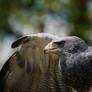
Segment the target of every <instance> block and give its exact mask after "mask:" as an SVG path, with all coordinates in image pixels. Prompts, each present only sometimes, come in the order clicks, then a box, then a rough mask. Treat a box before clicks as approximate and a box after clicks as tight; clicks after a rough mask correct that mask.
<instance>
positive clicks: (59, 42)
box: [54, 41, 65, 46]
mask: <svg viewBox="0 0 92 92" xmlns="http://www.w3.org/2000/svg"><path fill="white" fill-rule="evenodd" d="M54 43H55V44H57V45H59V46H61V45H62V46H63V45H64V43H65V41H58V42H54Z"/></svg>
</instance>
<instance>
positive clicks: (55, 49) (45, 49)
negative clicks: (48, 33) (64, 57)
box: [44, 45, 58, 54]
mask: <svg viewBox="0 0 92 92" xmlns="http://www.w3.org/2000/svg"><path fill="white" fill-rule="evenodd" d="M57 50H58V48H54V47H52V46H50V45H47V46H46V47H45V48H44V53H45V54H47V53H51V52H55V51H57Z"/></svg>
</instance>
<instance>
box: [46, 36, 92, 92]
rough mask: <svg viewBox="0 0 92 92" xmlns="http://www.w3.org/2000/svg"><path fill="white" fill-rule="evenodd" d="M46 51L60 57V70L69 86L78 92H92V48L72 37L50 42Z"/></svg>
mask: <svg viewBox="0 0 92 92" xmlns="http://www.w3.org/2000/svg"><path fill="white" fill-rule="evenodd" d="M44 51H45V53H55V54H57V55H58V56H59V70H60V72H61V75H62V76H61V77H62V79H63V81H64V83H65V84H66V85H67V86H69V87H70V88H72V89H74V90H76V91H77V92H92V90H91V87H92V47H89V46H88V45H87V44H86V43H85V42H84V41H83V40H82V39H80V38H78V37H76V36H70V37H62V38H59V39H57V40H54V41H52V42H50V43H49V44H48V45H47V46H46V47H45V49H44ZM90 90H91V91H90Z"/></svg>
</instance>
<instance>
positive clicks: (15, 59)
mask: <svg viewBox="0 0 92 92" xmlns="http://www.w3.org/2000/svg"><path fill="white" fill-rule="evenodd" d="M58 38H59V37H57V36H55V35H51V34H48V33H37V34H31V35H27V36H24V37H21V38H19V39H17V40H16V41H15V42H13V44H12V46H11V47H12V48H16V51H15V52H14V53H13V54H12V56H11V57H10V58H9V59H8V60H7V61H6V63H5V64H4V65H3V67H2V69H1V71H0V92H72V90H71V88H69V87H68V86H66V84H65V83H64V82H63V80H62V75H61V73H60V71H59V69H58V65H59V56H58V55H56V54H54V53H50V54H44V51H43V49H44V47H45V46H46V45H47V44H48V43H50V42H51V41H52V40H55V39H58Z"/></svg>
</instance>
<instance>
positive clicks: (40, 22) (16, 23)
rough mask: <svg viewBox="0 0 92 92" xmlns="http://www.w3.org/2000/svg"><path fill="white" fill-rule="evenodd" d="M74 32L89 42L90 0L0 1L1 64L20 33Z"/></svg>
mask: <svg viewBox="0 0 92 92" xmlns="http://www.w3.org/2000/svg"><path fill="white" fill-rule="evenodd" d="M38 32H48V33H52V34H56V35H59V36H66V35H75V36H79V37H81V38H82V39H84V40H85V41H86V42H87V44H88V45H92V36H91V35H92V0H0V67H1V66H2V65H3V64H4V63H5V61H6V60H7V59H8V58H9V56H10V55H11V54H12V53H13V52H14V50H13V49H11V44H12V42H13V41H14V40H15V39H17V38H18V37H20V36H23V35H28V34H31V33H38Z"/></svg>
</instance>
